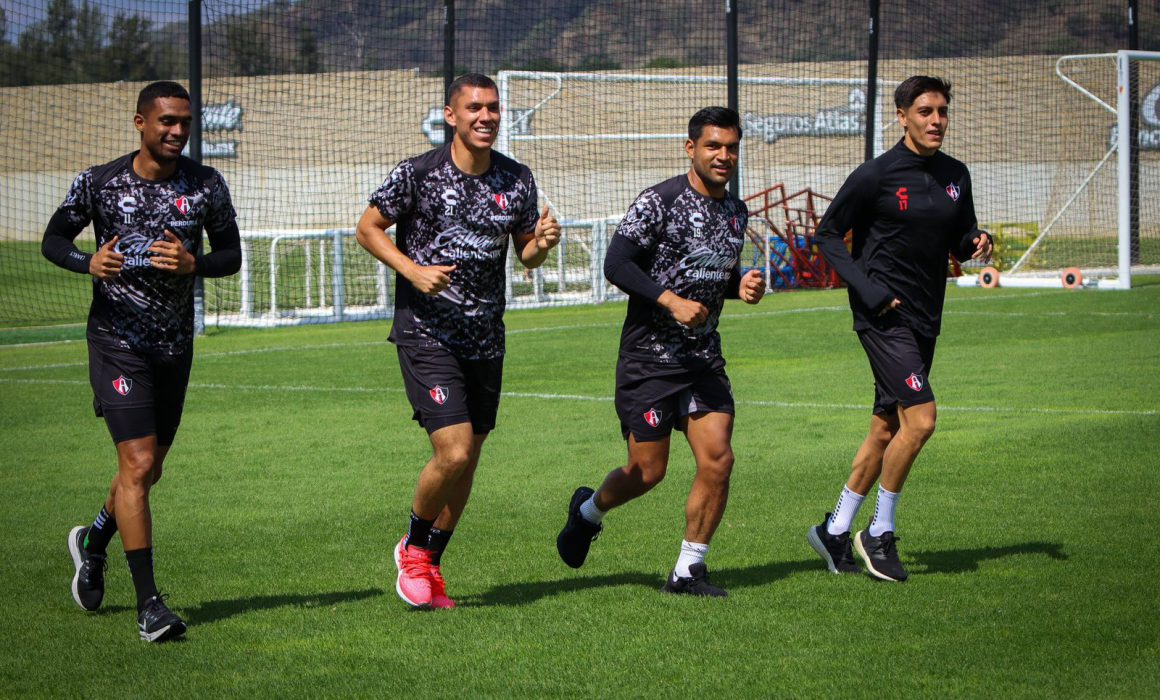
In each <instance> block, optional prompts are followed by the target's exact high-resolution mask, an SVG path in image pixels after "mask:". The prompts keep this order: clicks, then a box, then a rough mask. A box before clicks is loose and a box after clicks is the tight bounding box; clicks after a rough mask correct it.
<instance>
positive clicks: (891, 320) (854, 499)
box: [808, 76, 992, 581]
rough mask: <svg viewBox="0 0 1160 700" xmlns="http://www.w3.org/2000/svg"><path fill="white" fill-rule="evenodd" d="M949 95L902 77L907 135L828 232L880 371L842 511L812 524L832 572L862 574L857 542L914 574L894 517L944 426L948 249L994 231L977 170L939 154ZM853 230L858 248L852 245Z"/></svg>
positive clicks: (884, 565) (860, 178)
mask: <svg viewBox="0 0 1160 700" xmlns="http://www.w3.org/2000/svg"><path fill="white" fill-rule="evenodd" d="M950 99H951V86H950V84H949V83H947V82H945V81H943V80H941V79H939V78H932V77H927V76H914V77H911V78H908V79H906V80H905V81H903V82H902V84H901V85H899V86H898V89H897V90H895V93H894V104H895V106H896V108H897V114H898V122H899V124H900V125H901V126H902V128H903V130H904V134H903V137H902V139H901V140H900V141H899V142H898V144H896V145H895V146H894V147H893V148H891V149H890V150H889V151H887V152H885V153H883V154H882V155H881V156H879V157H877V158H875V159H874V160H871V161H867V162H866V163H863V164H862V165H861V166H859V167H858V168H857V169H856V170H855V171H854V172H853V173H852V174H851V175H850V177H849V178H847V180H846V182H845V184H843V185H842V188H841V189H840V190H839V191H838V194H837V196H836V197H835V198H834V201H833V202H832V203H831V204H830V206H829V208H828V209H827V210H826V214H825V216H824V217H823V218H822V223H821V224H820V225H819V227H818V232H817V242H818V246H819V247H820V248H821V251H822V254H823V255H824V256H825V258H826V260H828V261H829V262H830V264H831V265H833V266H834V269H835V270H836V271H837V272H838V275H839V276H840V277H841V278H842V280H843V281H844V282H845V283H846V285H847V287H848V288H849V289H848V291H849V297H850V308H851V310H852V311H853V313H854V330H855V331H857V333H858V339H859V340H860V341H861V343H862V347H863V348H864V349H865V351H866V355H867V357H868V358H869V360H870V367H871V369H872V370H873V373H874V409H873V416H872V417H871V420H870V432H869V434H868V435H867V436H866V439H865V440H864V441H863V443H862V446H861V447H860V448H859V449H858V453H857V455H856V456H855V457H854V463H853V469H852V472H851V474H850V478H849V480H848V481H847V482H846V485H845V487H844V488H843V489H842V494H841V496H840V497H839V498H838V503H837V505H836V506H835V508H834V512H833V513H832V514H831V513H827V514H826V518H825V520H824V521H823V522H822V524H820V525H817V526H814V527H812V528H810V529H809V531H808V539H809V542H810V545H811V546H813V548H814V549H815V550H816V551H817V552H818V554H819V555H820V556H821V557H822V559H823V560H824V561H825V562H826V566H827V568H829V570H830V571H832V572H834V573H850V572H856V571H858V566H857V565H856V564H855V563H854V558H853V554H852V552H851V539H853V547H854V548H855V549H857V551H858V554H859V555H860V556H861V558H862V559H863V561H864V562H865V563H866V567H867V570H868V572H869V573H870V575H871V576H872V577H874V578H877V579H880V580H885V581H905V580H906V578H907V573H906V570H905V569H904V568H903V566H902V563H901V562H900V561H899V558H898V551H897V547H896V545H895V541H896V537H895V535H894V531H895V525H894V512H895V508H896V506H897V503H898V498H899V495H900V491H901V490H902V485H903V484H904V483H905V482H906V477H907V474H908V473H909V472H910V468H911V465H913V464H914V460H915V458H916V457H918V453H919V452H920V451H921V450H922V447H923V445H924V444H925V443H926V441H927V440H928V439H929V438H930V436H931V435H932V434H933V433H934V428H935V416H936V409H935V398H934V392H933V391H932V389H931V386H930V381H929V374H930V367H931V363H932V361H933V360H934V346H935V339H936V338H937V337H938V334H939V329H940V325H941V321H942V306H943V298H944V296H945V293H946V276H947V255H948V254H953V255H954V256H955V257H956V258H958V259H959V260H964V259H967V258H974V259H981V260H987V259H989V258H990V255H991V246H992V241H991V235H990V234H988V233H987V232H985V231H980V230H979V228H978V225H977V222H976V219H975V205H974V201H973V199H972V194H971V177H970V174H969V173H968V172H967V168H966V166H965V165H963V164H962V163H961V162H959V161H957V160H955V159H954V158H951V157H950V156H948V155H946V154H945V153H941V152H940V150H939V149H940V148H942V144H943V138H944V136H945V134H946V129H947V121H948V117H947V108H948V105H949V103H950ZM850 230H853V236H854V240H853V250H852V251H851V250H847V249H846V245H845V243H844V240H843V239H844V237H845V235H846V232H847V231H850ZM879 477H881V480H880V481H879ZM876 481H878V482H879V485H878V497H877V503H876V505H875V509H874V517H873V519H872V521H871V523H870V526H869V528H867V529H866V530H862V531H859V532H858V533H857V534H856V535H855V536H854V537H853V538H851V537H850V526H851V524H852V523H853V520H854V518H855V516H856V515H857V513H858V508H859V507H860V506H861V504H862V500H863V498H865V496H866V494H867V493H868V492H869V491H870V488H871V487H872V486H873V485H874V483H875V482H876Z"/></svg>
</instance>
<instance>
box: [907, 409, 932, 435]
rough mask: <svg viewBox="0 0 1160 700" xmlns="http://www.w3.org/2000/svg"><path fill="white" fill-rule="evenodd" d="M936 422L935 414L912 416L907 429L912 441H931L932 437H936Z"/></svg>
mask: <svg viewBox="0 0 1160 700" xmlns="http://www.w3.org/2000/svg"><path fill="white" fill-rule="evenodd" d="M936 422H937V419H936V417H935V414H934V413H933V412H931V413H929V414H926V413H924V414H922V415H919V416H912V417H911V419H910V420H908V421H907V423H906V429H907V432H909V433H910V435H911V438H912V439H914V440H918V441H920V442H926V441H927V440H929V439H930V436H932V435H934V429H935V423H936Z"/></svg>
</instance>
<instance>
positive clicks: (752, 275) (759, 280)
mask: <svg viewBox="0 0 1160 700" xmlns="http://www.w3.org/2000/svg"><path fill="white" fill-rule="evenodd" d="M737 295H738V297H740V298H741V301H743V302H745V303H746V304H756V303H757V302H759V301H761V298H762V297H764V296H765V275H763V274H761V270H750V271H749V272H746V273H745V275H744V276H743V277H742V278H741V287H740V288H739V289H738V290H737Z"/></svg>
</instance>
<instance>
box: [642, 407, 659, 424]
mask: <svg viewBox="0 0 1160 700" xmlns="http://www.w3.org/2000/svg"><path fill="white" fill-rule="evenodd" d="M644 422H645V423H648V424H649V427H650V428H655V427H657V426H658V425H660V424H661V412H660V411H658V410H656V409H655V408H650V409H649V410H647V411H645V412H644Z"/></svg>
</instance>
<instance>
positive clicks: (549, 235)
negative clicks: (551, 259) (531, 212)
mask: <svg viewBox="0 0 1160 700" xmlns="http://www.w3.org/2000/svg"><path fill="white" fill-rule="evenodd" d="M560 232H561V229H560V222H559V221H557V220H556V217H555V215H554V214H552V213H551V212H550V211H548V207H547V206H545V207H544V211H543V212H541V213H540V218H539V219H538V220H536V228H535V229H534V230H532V231H529V232H528V233H525V234H523V235H517V236H515V241H516V250H517V251H518V256H519V259H520V262H521V263H523V265H524V267H526V268H528V269H529V270H530V269H533V268H537V267H539V266H540V265H543V264H544V260H546V259H547V258H548V251H549V250H551V249H552V248H555V247H556V246H557V245H558V244H559V243H560Z"/></svg>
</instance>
